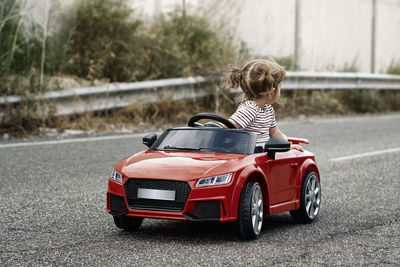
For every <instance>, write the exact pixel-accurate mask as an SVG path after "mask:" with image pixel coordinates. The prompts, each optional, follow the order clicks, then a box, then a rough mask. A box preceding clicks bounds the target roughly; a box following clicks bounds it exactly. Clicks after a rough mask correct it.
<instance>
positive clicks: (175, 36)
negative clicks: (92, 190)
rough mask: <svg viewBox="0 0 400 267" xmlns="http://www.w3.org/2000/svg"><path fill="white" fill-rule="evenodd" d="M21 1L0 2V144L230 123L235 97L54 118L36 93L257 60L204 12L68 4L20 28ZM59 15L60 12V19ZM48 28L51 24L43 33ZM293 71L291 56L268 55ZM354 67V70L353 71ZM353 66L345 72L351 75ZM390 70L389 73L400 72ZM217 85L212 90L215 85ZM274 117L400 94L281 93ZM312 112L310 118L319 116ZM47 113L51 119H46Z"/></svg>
mask: <svg viewBox="0 0 400 267" xmlns="http://www.w3.org/2000/svg"><path fill="white" fill-rule="evenodd" d="M24 3H26V2H25V1H22V0H3V1H1V2H0V97H1V96H10V95H14V96H20V97H21V103H20V104H19V105H18V106H14V105H12V104H7V103H6V106H5V108H4V109H3V110H1V114H0V138H1V135H3V134H4V133H10V134H12V135H15V136H27V135H35V134H39V133H41V132H42V129H47V128H56V129H57V131H58V132H62V131H63V130H65V129H78V130H83V131H89V130H95V131H97V130H99V131H104V130H113V129H116V128H117V129H121V128H127V127H135V128H138V129H139V128H146V127H150V126H154V127H163V126H165V125H168V124H175V125H176V124H184V123H186V121H187V119H188V118H189V117H190V116H191V115H193V114H194V113H196V112H216V111H217V112H218V113H220V114H221V115H225V116H229V115H230V114H231V113H232V112H233V111H234V110H235V108H236V106H237V103H235V101H234V98H235V96H232V95H230V94H229V93H228V92H224V91H222V90H221V95H220V96H219V97H218V99H217V100H216V99H215V96H214V95H211V96H208V97H205V98H203V99H196V100H193V99H189V100H180V101H171V100H169V99H160V102H159V103H157V104H141V105H134V106H131V107H127V108H123V109H117V110H109V111H106V112H97V113H87V114H81V115H74V116H65V117H55V116H53V115H52V114H53V113H52V108H53V107H52V105H51V103H44V102H40V101H34V97H35V96H36V95H39V94H42V93H45V92H48V91H53V90H64V89H68V88H75V87H86V86H93V85H99V84H105V83H110V82H135V81H143V80H154V79H163V78H174V77H187V76H195V75H205V76H207V75H218V74H223V73H224V71H225V70H226V67H227V66H228V65H229V64H232V63H234V64H240V63H242V62H244V61H245V60H247V59H249V58H252V57H254V55H251V53H250V52H249V50H248V48H247V46H246V44H245V43H244V42H242V41H241V40H238V39H237V38H236V36H235V35H234V33H233V30H232V29H230V28H229V27H228V26H226V25H229V23H219V24H218V26H216V25H213V24H212V23H210V21H212V20H211V19H210V18H208V17H207V14H205V13H201V12H194V10H191V8H190V6H188V7H184V8H182V7H179V6H177V7H176V8H175V9H174V10H173V11H172V12H170V13H168V14H162V15H160V16H159V17H158V18H155V19H154V20H153V21H152V22H151V23H149V22H148V21H146V20H144V19H143V18H142V17H141V16H140V14H139V12H138V11H137V10H133V9H132V8H131V7H130V6H129V5H128V1H124V0H75V1H74V2H73V4H72V5H70V6H68V8H63V9H60V8H59V5H60V3H61V2H60V1H57V0H54V1H48V3H50V4H49V6H48V7H45V9H44V11H43V18H42V20H41V22H40V23H36V24H35V23H32V22H29V23H26V14H27V12H28V10H27V7H26V5H25V4H24ZM60 10H62V11H60ZM50 25H58V26H57V27H50ZM274 60H276V61H277V62H278V63H279V64H281V65H283V66H285V67H286V69H287V70H297V69H298V66H297V64H296V62H295V61H294V60H293V57H275V58H274ZM353 65H354V64H353ZM353 65H350V66H348V67H347V68H346V71H352V70H353V69H354V66H353ZM399 72H400V71H399V65H398V64H395V63H393V64H392V65H391V66H390V68H389V70H388V73H393V74H400V73H399ZM215 86H218V85H217V84H216V85H215ZM276 109H277V110H279V112H278V114H280V116H299V115H306V116H308V115H316V114H318V115H326V114H334V115H337V114H353V113H365V112H382V111H383V112H386V111H393V110H397V111H398V110H400V94H399V93H398V92H375V91H366V90H359V91H354V92H341V91H334V92H323V91H315V92H293V91H284V92H282V98H281V100H280V102H279V103H278V104H277V106H276ZM316 111H317V112H316ZM43 112H46V113H48V114H49V116H46V117H43V116H41V114H42V113H43Z"/></svg>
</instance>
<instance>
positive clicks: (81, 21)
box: [64, 0, 141, 81]
mask: <svg viewBox="0 0 400 267" xmlns="http://www.w3.org/2000/svg"><path fill="white" fill-rule="evenodd" d="M76 12H77V13H76V17H75V20H74V21H73V22H72V25H71V37H70V41H69V49H68V61H67V64H66V65H65V68H64V70H65V71H66V72H68V73H71V74H75V75H77V76H79V77H85V78H88V79H90V80H94V79H100V78H108V79H109V80H110V81H127V80H131V78H132V77H131V72H132V70H133V69H134V68H135V66H136V65H137V64H135V63H136V62H137V60H138V57H139V52H140V49H139V50H138V49H137V47H138V46H140V45H141V44H140V38H138V36H137V31H138V27H139V26H140V24H141V23H140V21H139V20H137V19H132V18H131V17H132V10H131V9H130V8H129V6H128V4H127V2H126V1H124V0H79V1H77V8H76Z"/></svg>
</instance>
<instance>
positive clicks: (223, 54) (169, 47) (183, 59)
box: [145, 7, 247, 79]
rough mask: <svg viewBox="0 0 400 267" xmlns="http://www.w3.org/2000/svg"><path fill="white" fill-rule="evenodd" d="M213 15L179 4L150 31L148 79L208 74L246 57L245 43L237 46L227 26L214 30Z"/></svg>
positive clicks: (220, 70) (147, 53)
mask: <svg viewBox="0 0 400 267" xmlns="http://www.w3.org/2000/svg"><path fill="white" fill-rule="evenodd" d="M210 21H211V20H210V19H209V18H207V17H201V16H198V15H191V13H189V12H187V10H182V9H181V8H179V7H177V8H176V9H175V10H174V11H173V12H171V13H170V14H166V15H162V16H161V17H160V19H159V21H158V22H157V23H156V24H155V25H153V26H152V27H151V28H150V29H149V31H148V38H149V40H148V41H149V46H148V47H147V48H146V58H147V59H148V63H147V64H146V66H147V73H145V78H146V79H160V78H168V77H184V76H190V75H209V74H218V73H222V72H223V68H226V66H227V65H228V64H231V63H234V62H237V61H240V60H241V59H243V57H245V55H246V52H247V48H246V46H245V44H244V43H242V44H240V45H239V46H235V42H234V35H233V33H231V32H230V31H229V30H228V29H219V30H215V29H213V28H212V25H211V23H210Z"/></svg>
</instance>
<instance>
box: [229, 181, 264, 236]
mask: <svg viewBox="0 0 400 267" xmlns="http://www.w3.org/2000/svg"><path fill="white" fill-rule="evenodd" d="M255 194H257V195H255ZM258 198H260V199H261V205H260V203H259V199H258ZM255 199H256V202H257V203H255V201H254V200H255ZM254 205H256V206H254ZM263 205H264V204H263V193H262V189H261V187H260V185H259V183H258V182H252V181H247V182H246V183H245V185H244V187H243V190H242V193H241V195H240V201H239V210H238V220H237V222H236V223H235V228H236V232H237V234H238V235H239V236H240V237H242V238H243V239H247V240H253V239H256V238H258V237H259V236H260V233H261V228H262V222H263V211H264V210H263ZM256 207H257V208H258V212H259V213H257V208H256ZM253 208H254V209H255V211H253V213H252V210H253ZM254 216H255V221H253V217H254Z"/></svg>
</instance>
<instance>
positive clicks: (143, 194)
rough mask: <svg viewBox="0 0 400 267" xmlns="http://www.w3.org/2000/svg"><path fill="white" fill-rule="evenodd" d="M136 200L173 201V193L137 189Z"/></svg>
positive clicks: (171, 191) (169, 191) (170, 191)
mask: <svg viewBox="0 0 400 267" xmlns="http://www.w3.org/2000/svg"><path fill="white" fill-rule="evenodd" d="M137 197H138V198H146V199H156V200H170V201H174V200H175V191H173V190H159V189H148V188H138V194H137Z"/></svg>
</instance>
